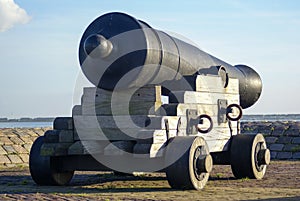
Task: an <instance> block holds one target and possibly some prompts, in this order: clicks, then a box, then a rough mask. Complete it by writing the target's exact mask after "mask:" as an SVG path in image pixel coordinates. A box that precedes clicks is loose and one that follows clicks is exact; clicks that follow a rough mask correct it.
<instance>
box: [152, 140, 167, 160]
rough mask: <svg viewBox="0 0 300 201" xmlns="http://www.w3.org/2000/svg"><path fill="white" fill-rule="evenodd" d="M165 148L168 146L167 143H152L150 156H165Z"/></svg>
mask: <svg viewBox="0 0 300 201" xmlns="http://www.w3.org/2000/svg"><path fill="white" fill-rule="evenodd" d="M165 148H166V143H163V144H152V145H151V149H150V158H158V157H163V156H164V151H165Z"/></svg>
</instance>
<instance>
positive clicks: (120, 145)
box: [104, 141, 134, 156]
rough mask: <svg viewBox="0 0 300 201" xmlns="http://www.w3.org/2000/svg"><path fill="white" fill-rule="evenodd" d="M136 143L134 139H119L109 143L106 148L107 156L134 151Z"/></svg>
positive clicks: (105, 153)
mask: <svg viewBox="0 0 300 201" xmlns="http://www.w3.org/2000/svg"><path fill="white" fill-rule="evenodd" d="M133 146H134V143H133V142H132V141H117V142H112V143H110V144H108V145H107V146H106V147H105V148H104V155H105V156H122V155H124V154H129V153H132V152H133Z"/></svg>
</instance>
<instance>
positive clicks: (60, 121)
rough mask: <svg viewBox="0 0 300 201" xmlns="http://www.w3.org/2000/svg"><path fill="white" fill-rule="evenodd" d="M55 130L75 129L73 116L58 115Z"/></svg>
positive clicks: (54, 125)
mask: <svg viewBox="0 0 300 201" xmlns="http://www.w3.org/2000/svg"><path fill="white" fill-rule="evenodd" d="M53 129H54V130H73V129H74V125H73V118H72V117H57V118H55V119H54V122H53Z"/></svg>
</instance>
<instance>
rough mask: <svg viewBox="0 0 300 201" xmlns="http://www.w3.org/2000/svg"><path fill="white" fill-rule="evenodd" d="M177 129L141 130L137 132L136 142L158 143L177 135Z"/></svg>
mask: <svg viewBox="0 0 300 201" xmlns="http://www.w3.org/2000/svg"><path fill="white" fill-rule="evenodd" d="M177 133H178V131H177V130H169V131H166V130H142V131H140V132H139V133H138V134H137V137H136V142H137V143H139V144H160V143H165V142H167V141H168V139H170V138H172V137H175V136H177Z"/></svg>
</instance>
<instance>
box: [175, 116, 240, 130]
mask: <svg viewBox="0 0 300 201" xmlns="http://www.w3.org/2000/svg"><path fill="white" fill-rule="evenodd" d="M211 119H212V122H213V128H215V127H216V128H229V125H228V122H226V123H218V117H217V116H211ZM187 123H188V122H187V118H186V116H182V117H181V118H180V126H179V129H180V130H183V129H185V128H186V127H187ZM198 123H199V124H198V125H197V126H198V127H199V128H200V129H202V130H205V129H206V128H209V127H210V121H209V120H208V119H206V118H203V122H201V124H200V121H199V119H198ZM195 126H196V125H195ZM232 127H233V128H236V127H237V125H236V123H234V122H232Z"/></svg>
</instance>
